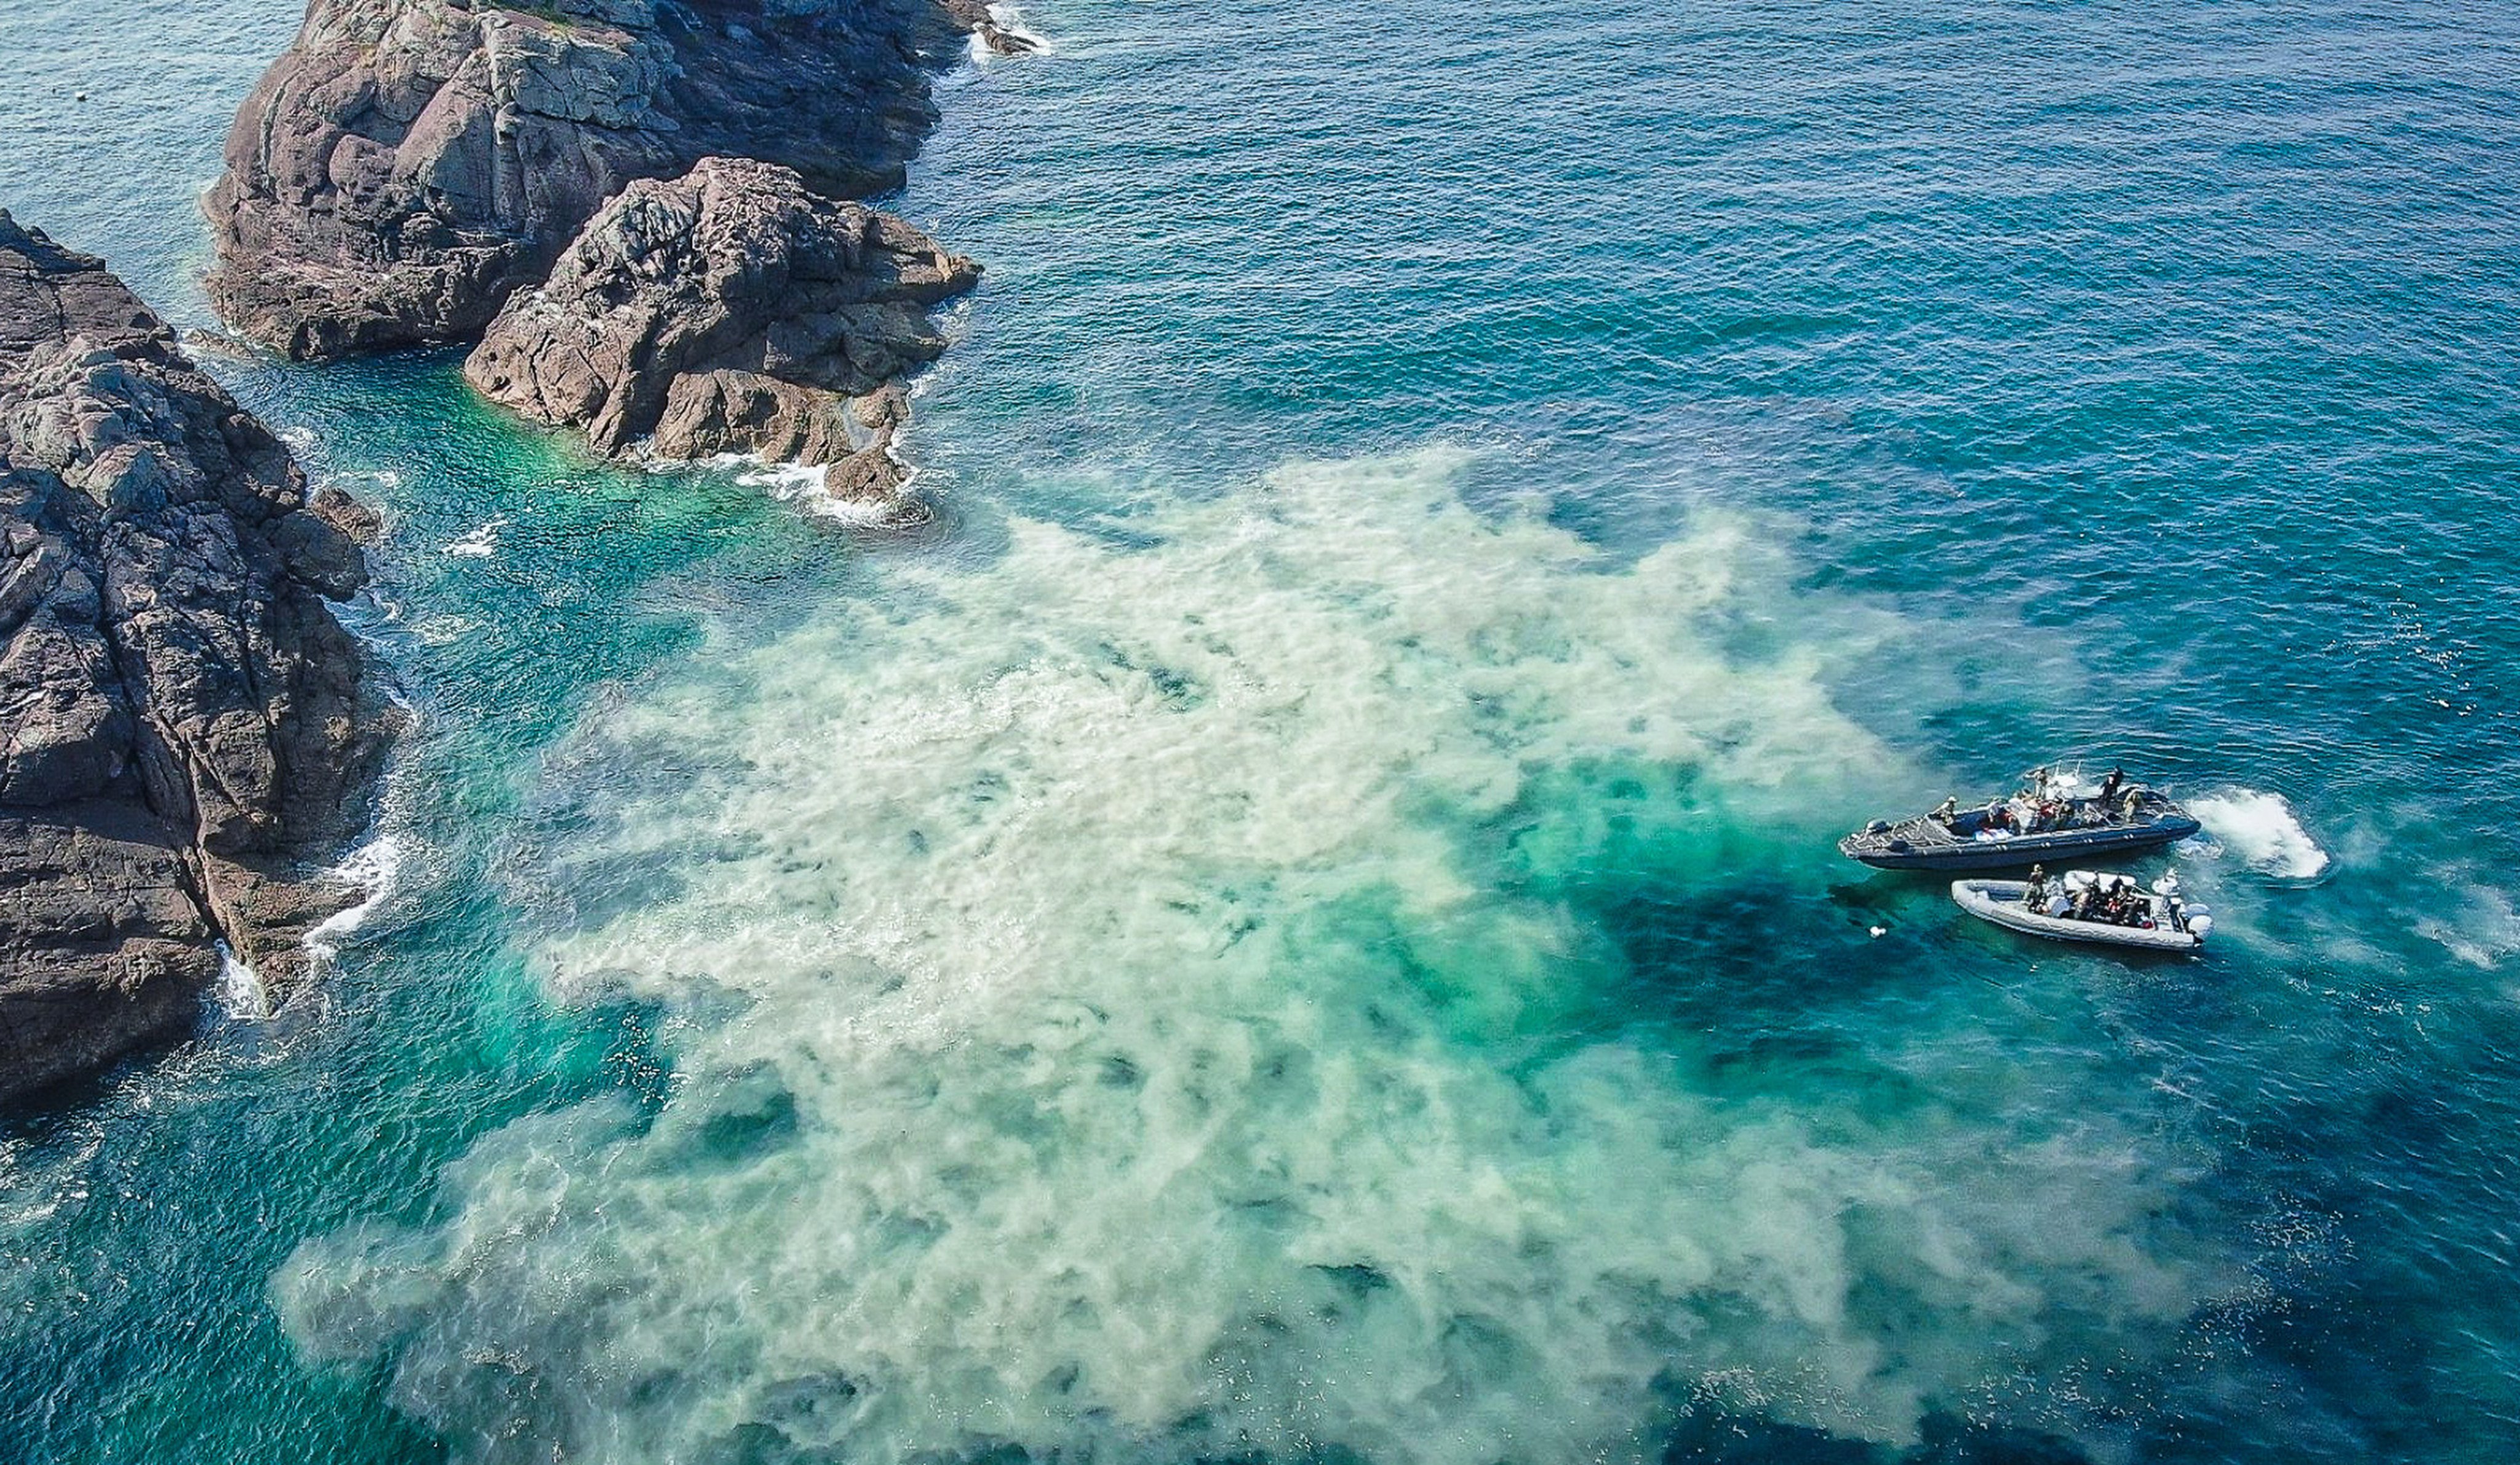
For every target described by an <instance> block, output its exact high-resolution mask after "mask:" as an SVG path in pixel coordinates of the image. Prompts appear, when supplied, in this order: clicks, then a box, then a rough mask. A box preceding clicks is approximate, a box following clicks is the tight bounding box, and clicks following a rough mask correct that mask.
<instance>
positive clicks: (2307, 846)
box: [2187, 789, 2328, 880]
mask: <svg viewBox="0 0 2520 1465" xmlns="http://www.w3.org/2000/svg"><path fill="white" fill-rule="evenodd" d="M2187 808H2188V811H2189V812H2190V813H2193V814H2194V815H2195V816H2196V817H2197V819H2198V821H2199V822H2201V823H2203V824H2204V826H2205V831H2206V833H2208V834H2210V835H2212V836H2213V837H2214V841H2215V843H2216V844H2219V845H2221V846H2222V847H2224V848H2225V849H2228V850H2229V851H2230V852H2231V853H2233V854H2236V855H2238V856H2239V857H2240V860H2241V862H2242V863H2244V864H2246V865H2247V866H2248V867H2249V868H2250V869H2252V870H2255V871H2257V872H2259V873H2260V874H2263V875H2273V876H2274V877H2276V878H2277V879H2279V880H2313V879H2316V878H2318V876H2319V875H2320V874H2321V873H2323V872H2324V871H2325V870H2326V869H2327V865H2328V858H2327V851H2326V850H2324V849H2321V848H2320V847H2318V841H2316V840H2314V839H2312V838H2311V837H2310V832H2309V831H2308V830H2306V829H2304V828H2302V827H2301V821H2300V820H2299V819H2297V818H2295V817H2294V816H2293V811H2292V805H2291V804H2289V803H2287V802H2285V801H2284V797H2283V796H2282V795H2281V794H2269V793H2264V792H2261V791H2259V790H2256V789H2226V790H2224V791H2222V792H2221V793H2217V794H2208V795H2206V796H2205V797H2204V798H2202V799H2191V800H2189V801H2187Z"/></svg>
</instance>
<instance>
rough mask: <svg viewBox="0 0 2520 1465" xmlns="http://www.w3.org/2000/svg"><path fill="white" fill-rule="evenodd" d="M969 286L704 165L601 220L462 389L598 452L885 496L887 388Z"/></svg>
mask: <svg viewBox="0 0 2520 1465" xmlns="http://www.w3.org/2000/svg"><path fill="white" fill-rule="evenodd" d="M979 273H980V272H979V267H978V266H977V265H975V264H973V263H972V262H971V261H969V260H968V259H965V258H962V257H961V256H959V255H955V254H950V253H947V252H945V251H944V250H943V249H941V248H939V247H938V246H937V244H936V243H935V241H933V240H931V239H929V238H928V237H927V236H925V235H923V234H922V233H920V232H919V231H918V230H916V229H914V228H912V227H911V226H910V225H908V224H905V223H903V222H902V221H901V220H899V219H897V218H894V217H892V216H891V215H889V214H884V213H878V212H877V211H875V210H874V209H871V208H868V207H866V206H863V205H860V204H853V203H848V202H844V201H841V200H836V199H831V198H826V197H823V196H822V195H820V194H817V193H815V192H813V191H811V190H810V189H808V188H807V187H806V185H805V181H804V180H803V179H802V178H800V177H799V176H797V174H796V173H795V172H794V171H792V170H790V169H787V168H784V167H779V166H776V165H773V164H769V163H763V162H755V161H751V160H745V159H725V158H712V159H707V160H702V161H701V162H700V163H699V165H698V166H697V167H695V168H694V169H693V170H692V171H691V172H690V174H688V175H687V176H685V177H682V178H677V179H673V180H670V181H667V180H647V181H642V182H638V183H633V184H632V185H630V187H629V188H628V189H626V190H625V191H624V192H623V193H622V195H621V197H620V198H619V199H616V200H615V201H613V202H612V203H611V204H609V205H607V206H606V207H605V208H604V210H603V211H602V212H600V213H598V214H597V215H596V216H595V218H594V219H593V220H592V221H591V222H589V223H588V225H587V227H586V230H585V232H584V233H582V234H580V235H579V236H578V237H577V239H576V240H575V241H573V242H572V243H571V244H570V245H569V246H568V248H567V249H566V250H565V251H564V252H562V254H561V256H560V260H559V263H558V264H557V265H556V266H555V267H554V268H553V270H552V274H551V278H550V279H549V280H548V281H546V282H545V283H544V284H543V285H542V287H541V288H539V289H537V290H533V291H529V292H525V293H523V294H519V295H517V297H515V298H513V299H511V300H510V301H509V302H508V305H507V308H506V309H505V310H503V311H501V312H500V314H499V317H498V319H497V320H495V321H493V322H492V323H491V325H490V327H489V329H488V331H487V332H486V333H484V335H483V336H482V339H481V343H480V345H479V346H478V347H477V348H476V349H474V351H473V352H472V357H471V359H469V360H467V361H466V362H465V364H464V374H465V376H466V377H467V378H468V379H469V380H470V381H471V382H472V385H473V386H475V387H476V388H478V389H480V390H481V391H482V392H483V393H485V394H486V395H488V396H490V397H492V398H494V399H496V400H498V401H501V402H505V403H507V404H508V405H509V406H512V407H514V408H516V409H517V411H519V412H522V413H524V414H525V415H526V416H528V417H531V418H533V419H535V420H536V421H539V422H545V423H552V424H565V425H569V426H575V427H580V428H583V429H584V430H585V431H586V435H587V438H588V440H589V441H590V442H591V443H592V444H593V445H594V446H595V447H596V448H597V449H598V450H599V451H602V452H606V453H616V454H617V453H620V452H622V451H624V450H625V449H627V448H629V447H630V446H631V445H632V444H634V443H636V442H638V441H639V440H641V439H642V438H648V439H650V442H649V445H650V448H651V450H652V452H654V453H655V454H657V455H658V456H662V457H669V458H702V457H707V456H710V455H712V454H716V453H723V452H748V453H757V454H760V455H761V456H763V457H765V458H770V459H774V460H779V461H785V462H795V463H804V464H822V465H830V466H831V473H830V476H829V477H830V481H831V483H832V487H833V489H834V491H835V492H840V493H842V494H843V496H852V497H881V496H884V495H886V494H889V493H890V492H891V491H892V490H893V488H894V487H895V486H897V481H898V480H897V472H896V469H895V467H894V463H893V459H892V457H891V454H890V445H891V437H892V433H893V431H894V429H895V428H897V427H898V426H899V425H900V423H901V421H902V420H903V419H904V418H905V417H906V416H907V415H908V408H907V405H906V402H905V401H904V399H903V398H902V397H901V395H900V393H899V391H898V390H897V389H893V390H886V389H887V388H888V387H889V386H890V384H892V383H893V382H894V381H895V380H896V379H897V378H899V377H900V376H901V375H903V374H904V373H906V372H908V371H910V370H912V369H913V368H915V367H917V366H920V365H922V364H923V363H925V362H928V361H931V360H933V359H935V357H936V356H937V355H938V354H939V353H940V352H942V351H943V350H944V348H945V339H944V337H943V336H941V335H940V334H938V332H937V331H936V328H935V326H934V325H933V323H932V322H931V321H930V320H929V318H928V314H927V311H928V307H929V306H931V305H933V304H935V303H936V302H938V301H939V300H942V299H944V298H947V297H949V296H952V295H954V294H957V293H958V292H961V291H964V290H967V289H969V288H970V287H971V285H972V284H973V282H975V281H976V280H977V279H978V278H979ZM852 398H866V400H864V401H861V402H858V403H856V404H855V405H852V400H851V399H852Z"/></svg>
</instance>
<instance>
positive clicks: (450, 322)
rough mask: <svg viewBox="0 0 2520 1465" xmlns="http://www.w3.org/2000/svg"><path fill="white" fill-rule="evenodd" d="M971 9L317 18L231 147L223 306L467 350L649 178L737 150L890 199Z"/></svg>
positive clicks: (240, 319)
mask: <svg viewBox="0 0 2520 1465" xmlns="http://www.w3.org/2000/svg"><path fill="white" fill-rule="evenodd" d="M955 3H956V0H542V3H538V4H534V5H530V6H528V5H521V4H511V5H502V4H495V3H492V0H313V4H312V5H311V6H310V7H309V9H308V12H307V17H306V23H305V25H304V27H303V29H301V30H300V32H299V33H298V38H297V42H296V44H295V45H294V46H293V47H292V48H291V50H290V51H289V53H288V54H287V55H285V56H283V57H282V58H281V59H280V61H279V62H278V63H277V64H275V65H274V66H273V67H272V69H271V70H270V71H269V72H268V73H266V74H265V75H264V77H263V78H262V81H261V83H260V84H259V85H258V86H256V87H255V89H254V91H253V94H252V95H251V96H250V97H248V99H247V101H246V103H245V105H244V107H243V108H242V109H241V110H240V111H239V113H238V114H237V120H236V126H235V128H234V130H233V131H232V132H231V133H230V134H229V137H228V146H227V173H226V176H225V177H224V178H222V179H221V180H220V182H219V184H218V185H217V187H216V188H214V189H213V190H212V191H211V193H210V196H209V198H208V200H207V203H206V207H207V210H208V212H209V215H210V220H211V225H212V230H213V233H214V234H215V236H216V240H217V246H218V254H219V262H218V265H217V267H216V268H215V269H214V270H213V271H212V272H211V274H210V277H209V282H208V283H209V289H210V295H211V298H212V299H213V301H215V302H216V304H217V306H218V309H219V312H220V314H221V315H222V316H224V317H225V318H226V319H227V320H228V321H230V322H231V323H232V324H234V325H235V326H236V327H237V328H238V329H240V330H242V331H244V332H246V333H248V335H251V336H253V337H255V338H257V339H259V340H262V341H265V342H268V343H271V344H273V345H276V346H278V347H280V348H281V349H283V350H285V351H287V352H289V353H290V354H291V355H293V356H299V357H329V356H337V355H341V354H344V353H348V352H354V351H361V350H370V349H376V348H380V347H386V346H393V345H401V344H407V343H423V342H448V341H462V340H467V339H470V338H471V337H472V335H473V334H474V333H475V332H477V331H479V330H480V328H481V327H482V326H483V325H485V324H486V323H487V322H488V321H489V320H490V318H491V317H492V316H493V315H494V314H496V313H497V311H498V309H499V307H500V305H501V304H502V303H503V302H504V301H505V300H506V298H507V297H508V295H509V294H510V293H511V292H512V291H514V290H515V289H517V287H518V286H520V285H524V284H528V283H530V282H532V281H534V280H537V279H539V278H541V276H542V274H543V272H544V271H545V270H546V269H547V268H548V267H549V266H550V264H551V261H552V259H553V257H554V256H555V255H556V254H557V253H558V252H559V251H560V249H561V247H562V245H563V244H565V243H566V242H567V240H568V239H569V237H570V236H571V235H572V234H574V233H575V232H576V231H577V229H578V227H579V226H580V225H581V224H583V223H584V222H585V221H586V220H587V218H588V217H589V216H591V215H592V214H593V213H594V212H595V211H596V209H597V208H598V207H600V206H603V204H604V203H605V201H607V199H610V198H611V197H612V196H613V195H615V194H616V193H618V192H619V191H620V189H621V187H622V185H623V184H624V183H626V182H628V181H629V180H631V179H634V178H649V177H670V176H673V175H675V174H679V173H681V172H683V171H685V170H686V169H688V168H690V167H691V166H692V165H693V163H695V162H696V161H697V160H699V159H701V158H704V157H708V156H710V155H713V154H741V155H745V156H750V157H758V158H764V159H768V160H772V161H775V162H780V163H784V164H787V165H788V166H791V167H793V168H795V169H797V170H798V171H799V172H800V173H802V174H803V175H804V176H805V177H806V178H807V179H808V180H809V181H810V182H811V183H812V185H813V186H814V187H815V188H817V189H819V190H822V191H824V192H827V193H837V194H857V193H865V192H869V191H873V190H875V189H878V188H881V187H886V186H889V185H891V184H892V183H894V182H895V181H897V180H898V178H899V176H900V170H901V166H902V163H903V162H904V160H907V159H908V158H909V156H910V155H911V154H912V153H913V152H914V151H915V150H916V148H917V146H918V142H919V140H920V138H921V137H922V135H923V134H924V133H925V131H926V129H927V127H928V126H929V125H930V124H931V123H932V121H933V112H932V108H931V105H930V103H929V101H928V97H927V86H926V71H925V69H926V67H927V66H928V65H929V64H930V63H931V62H935V61H941V60H943V59H944V58H946V57H949V56H951V55H952V54H954V51H955V49H956V42H957V40H958V39H959V32H960V31H961V30H962V29H965V28H967V27H968V25H969V24H970V22H969V21H968V20H967V19H966V18H963V17H962V16H960V14H959V13H958V12H957V11H955V10H954V9H952V8H951V7H952V6H953V4H955ZM981 14H982V17H983V19H985V11H983V12H982V13H981Z"/></svg>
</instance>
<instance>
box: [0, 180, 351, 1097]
mask: <svg viewBox="0 0 2520 1465" xmlns="http://www.w3.org/2000/svg"><path fill="white" fill-rule="evenodd" d="M305 503H306V481H305V478H304V476H303V474H301V473H300V472H299V470H298V468H297V465H296V464H295V462H294V461H293V460H292V459H291V457H290V454H289V451H288V449H287V448H285V447H284V446H282V445H281V443H280V442H279V441H278V439H276V438H274V437H273V436H272V435H271V434H270V433H269V432H268V431H267V430H265V429H264V428H263V426H262V425H261V424H260V423H259V422H256V421H255V420H254V419H253V418H252V417H251V416H250V415H248V413H246V412H245V411H244V410H243V409H242V408H240V407H238V405H237V404H236V402H235V401H234V400H233V399H232V398H230V397H229V396H228V394H227V393H226V392H225V391H223V390H221V389H219V387H218V386H217V384H215V383H213V382H212V381H211V380H210V379H209V378H208V377H206V376H204V375H203V374H202V372H201V371H200V370H199V369H198V368H196V367H195V366H194V365H193V363H192V362H191V361H190V360H189V359H187V358H186V357H185V356H184V354H183V352H182V351H181V350H180V349H179V347H178V346H177V343H176V340H175V336H174V333H173V332H172V331H170V330H169V329H168V328H167V327H166V325H165V323H164V322H162V321H160V320H159V319H158V317H157V316H156V315H155V314H153V313H152V312H151V311H150V310H149V308H148V307H147V306H146V305H143V304H142V303H141V302H140V300H139V299H138V298H136V297H134V296H133V295H132V294H131V293H130V291H128V290H127V289H125V288H124V287H123V285H122V283H121V282H120V281H119V280H116V279H115V278H114V277H113V276H112V275H111V274H109V273H107V272H106V269H105V266H104V264H103V262H102V261H100V260H97V259H95V258H93V257H90V256H88V255H85V254H80V253H77V252H72V251H69V250H66V249H63V248H62V247H60V246H59V245H56V244H54V243H53V242H52V241H51V240H50V239H48V238H46V237H45V236H44V235H43V234H41V233H40V232H38V231H35V230H31V229H26V228H23V227H22V226H20V225H19V224H18V223H17V221H16V220H14V219H12V218H11V217H10V216H9V215H8V214H7V213H6V212H5V211H0V636H5V638H6V645H5V650H0V1097H5V1096H7V1095H10V1094H14V1093H18V1092H21V1091H23V1090H25V1089H28V1088H31V1087H34V1086H37V1085H40V1084H43V1083H47V1082H51V1081H54V1080H56V1079H60V1078H64V1077H67V1076H73V1075H75V1074H78V1073H81V1072H84V1071H86V1070H89V1069H92V1068H94V1067H96V1066H97V1065H99V1064H102V1063H104V1062H107V1061H110V1060H111V1059H112V1058H113V1057H115V1056H116V1055H118V1054H120V1053H122V1052H125V1051H127V1050H129V1049H130V1048H132V1047H134V1046H136V1045H139V1044H141V1043H145V1042H148V1041H150V1040H152V1039H154V1038H157V1037H159V1036H162V1035H165V1034H168V1033H172V1032H176V1031H180V1030H182V1029H183V1028H184V1027H185V1026H186V1024H188V1023H189V1022H190V1021H191V1020H192V1018H193V1016H194V1014H195V1013H196V1012H197V1010H198V1008H199V1003H200V1000H201V995H202V993H203V990H204V989H205V987H206V985H207V984H209V983H210V981H211V980H212V979H213V978H215V977H216V975H217V973H218V971H219V964H220V963H219V955H218V952H217V949H216V945H215V943H216V942H218V941H221V940H224V941H225V942H227V943H228V945H229V946H230V947H231V949H233V950H234V951H235V953H236V954H237V955H238V956H239V957H241V958H242V959H244V960H246V961H248V962H250V963H254V964H256V965H258V966H259V967H260V968H261V969H262V970H263V971H264V972H265V973H266V975H271V976H279V977H285V976H287V975H288V974H289V972H290V971H291V969H292V967H293V965H294V964H295V962H296V961H297V960H298V959H299V956H300V953H299V952H298V949H297V947H296V944H295V941H294V936H295V934H296V933H297V932H299V931H300V930H302V929H303V928H304V926H306V925H307V924H309V923H310V922H311V921H312V920H313V919H316V918H319V917H320V916H321V915H322V914H323V913H324V909H325V908H324V904H323V900H324V898H325V897H324V896H323V894H322V893H319V892H316V891H314V890H312V889H311V888H310V887H309V886H308V885H307V884H306V883H305V882H303V881H301V880H299V879H297V878H296V876H297V873H298V872H297V870H296V867H295V865H294V863H293V857H294V856H296V855H298V854H300V853H303V852H305V851H307V850H309V849H311V848H314V847H320V846H322V845H324V844H326V843H328V842H331V841H336V840H338V839H340V838H342V837H343V836H345V835H346V834H347V833H348V832H349V831H350V829H351V828H352V827H354V826H355V825H356V824H357V823H358V822H359V821H360V818H361V817H362V814H363V811H364V807H365V794H366V790H367V788H368V786H369V784H370V782H371V780H372V778H373V776H374V773H375V771H376V768H377V765H378V762H379V760H380V758H381V755H382V749H383V745H384V743H385V740H386V737H387V734H388V731H389V724H388V721H387V719H386V717H385V716H384V715H383V714H382V710H381V706H380V700H379V698H378V696H377V689H376V687H375V685H374V684H373V682H372V680H371V679H370V678H369V676H368V675H367V671H366V664H365V661H364V658H363V657H362V654H361V652H360V650H359V647H358V645H357V643H356V642H355V641H353V640H352V639H351V637H350V636H349V634H348V633H347V632H346V631H344V630H343V629H342V628H341V626H340V624H339V622H338V621H337V620H335V619H334V618H333V615H332V613H331V612H330V611H329V610H328V609H327V608H326V606H325V604H324V602H325V601H326V600H327V599H340V598H342V597H344V596H347V595H349V594H351V593H353V592H355V591H356V590H357V589H358V588H359V587H360V586H361V584H363V583H364V582H365V579H366V575H367V567H366V563H365V561H364V559H363V558H362V556H361V555H360V552H359V550H358V547H357V546H356V545H355V544H353V543H352V542H351V541H350V539H349V538H348V537H347V536H346V535H344V534H343V532H342V531H341V530H340V529H338V528H337V527H336V526H334V524H332V523H328V522H327V521H326V520H325V519H323V518H320V517H318V516H317V515H315V514H313V513H309V512H305V510H304V505H305Z"/></svg>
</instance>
